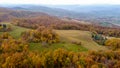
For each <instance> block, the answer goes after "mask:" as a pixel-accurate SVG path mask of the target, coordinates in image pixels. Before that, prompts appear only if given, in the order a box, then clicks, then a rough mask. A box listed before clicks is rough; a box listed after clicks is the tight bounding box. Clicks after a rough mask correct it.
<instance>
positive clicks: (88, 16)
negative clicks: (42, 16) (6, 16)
mask: <svg viewBox="0 0 120 68" xmlns="http://www.w3.org/2000/svg"><path fill="white" fill-rule="evenodd" d="M3 7H7V8H10V9H12V10H24V11H32V12H43V13H47V14H49V15H52V16H57V17H60V18H72V19H75V20H80V21H81V20H82V21H86V22H91V23H97V24H99V25H102V26H103V25H104V23H105V25H104V26H111V25H119V24H120V5H86V6H83V5H10V6H3Z"/></svg>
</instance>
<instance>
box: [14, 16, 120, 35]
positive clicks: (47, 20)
mask: <svg viewBox="0 0 120 68" xmlns="http://www.w3.org/2000/svg"><path fill="white" fill-rule="evenodd" d="M13 24H15V25H17V26H22V27H27V28H34V29H37V28H39V26H47V27H49V26H50V27H53V28H54V29H64V30H71V29H72V30H85V31H91V32H94V31H95V32H97V33H98V34H102V35H106V36H113V37H120V31H119V30H120V29H119V28H110V27H102V26H97V25H90V24H89V25H88V24H80V23H77V22H73V21H64V20H60V19H58V18H54V17H53V18H52V17H47V16H46V17H34V18H31V19H30V18H29V19H27V18H23V19H15V20H13Z"/></svg>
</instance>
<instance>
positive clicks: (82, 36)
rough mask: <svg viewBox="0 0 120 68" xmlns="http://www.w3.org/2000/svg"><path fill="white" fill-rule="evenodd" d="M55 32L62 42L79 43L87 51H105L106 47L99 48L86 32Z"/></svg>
mask: <svg viewBox="0 0 120 68" xmlns="http://www.w3.org/2000/svg"><path fill="white" fill-rule="evenodd" d="M56 32H57V33H58V34H59V35H60V36H61V37H62V38H64V39H63V40H64V41H66V40H67V41H68V42H71V41H78V42H79V41H81V42H82V46H83V47H85V48H87V49H89V50H95V51H97V50H107V48H106V47H104V46H100V45H98V44H97V43H95V42H94V41H93V40H92V38H91V34H90V32H88V31H78V30H56Z"/></svg>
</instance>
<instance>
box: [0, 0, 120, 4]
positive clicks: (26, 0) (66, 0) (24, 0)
mask: <svg viewBox="0 0 120 68" xmlns="http://www.w3.org/2000/svg"><path fill="white" fill-rule="evenodd" d="M0 4H52V5H56V4H57V5H60V4H64V5H68V4H80V5H91V4H120V0H0Z"/></svg>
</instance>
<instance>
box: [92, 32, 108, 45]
mask: <svg viewBox="0 0 120 68" xmlns="http://www.w3.org/2000/svg"><path fill="white" fill-rule="evenodd" d="M92 38H93V40H94V41H95V42H97V43H98V44H100V45H104V44H105V42H106V40H107V38H106V37H105V36H103V35H101V34H97V33H92Z"/></svg>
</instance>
